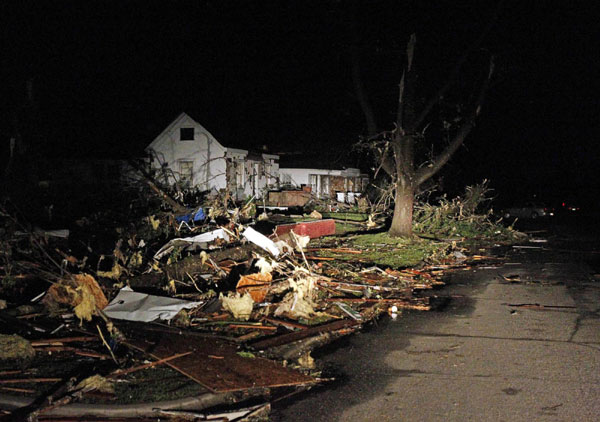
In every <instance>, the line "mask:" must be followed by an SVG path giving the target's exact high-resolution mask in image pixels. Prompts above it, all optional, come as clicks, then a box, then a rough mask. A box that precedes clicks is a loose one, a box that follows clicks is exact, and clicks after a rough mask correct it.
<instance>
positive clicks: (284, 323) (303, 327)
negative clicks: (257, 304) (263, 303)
mask: <svg viewBox="0 0 600 422" xmlns="http://www.w3.org/2000/svg"><path fill="white" fill-rule="evenodd" d="M262 320H263V321H267V322H270V323H271V324H275V325H281V326H283V327H286V328H290V329H297V330H306V329H307V328H308V327H309V326H308V325H304V324H299V323H297V322H292V321H284V320H282V319H277V318H271V317H264V318H262Z"/></svg>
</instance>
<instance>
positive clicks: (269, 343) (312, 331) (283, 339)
mask: <svg viewBox="0 0 600 422" xmlns="http://www.w3.org/2000/svg"><path fill="white" fill-rule="evenodd" d="M355 325H359V323H358V322H356V321H354V320H347V319H342V320H336V321H333V322H329V323H327V324H323V325H318V326H316V327H310V328H307V329H306V330H302V331H295V332H292V333H287V334H281V335H278V336H273V337H268V338H266V339H263V340H259V341H257V342H255V343H252V344H251V346H252V347H253V348H255V349H257V350H262V349H268V348H270V347H275V346H281V345H284V344H288V343H291V342H293V341H297V340H302V339H304V338H307V337H312V336H315V335H318V334H322V333H328V332H331V331H337V330H341V329H343V328H349V327H353V326H355Z"/></svg>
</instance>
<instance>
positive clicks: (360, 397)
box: [273, 230, 600, 422]
mask: <svg viewBox="0 0 600 422" xmlns="http://www.w3.org/2000/svg"><path fill="white" fill-rule="evenodd" d="M567 232H568V231H567ZM549 237H550V241H549V242H548V243H533V244H530V246H544V250H540V249H520V250H518V249H515V250H513V251H511V252H510V254H509V259H508V261H507V262H506V263H504V264H503V265H502V266H501V267H499V268H488V269H482V268H479V269H475V270H472V271H462V272H457V273H455V275H453V277H452V279H451V281H450V283H449V286H447V287H446V288H445V289H444V290H443V291H441V292H440V293H442V294H445V295H452V296H453V299H452V300H451V302H450V303H449V305H448V306H447V307H446V308H445V309H444V310H441V311H436V312H428V313H410V314H408V315H404V316H403V317H402V318H399V319H397V320H395V321H392V320H390V321H383V322H382V323H381V324H380V325H379V326H378V327H376V328H374V329H371V330H370V331H369V332H366V333H361V334H358V335H355V336H353V337H352V338H350V339H347V340H346V341H344V342H343V343H342V344H340V345H338V347H337V349H336V350H335V351H333V352H329V353H328V354H326V355H325V356H323V357H322V358H321V360H322V361H323V362H324V364H325V365H327V366H328V367H330V368H334V370H335V371H336V372H338V373H339V374H340V375H341V376H342V379H341V380H340V381H339V382H337V384H335V385H334V386H330V387H328V388H321V389H318V390H316V391H314V392H311V393H309V394H307V395H305V396H304V397H301V398H300V399H298V400H296V401H294V402H288V403H282V404H279V405H276V406H275V411H274V414H273V420H276V421H411V422H417V421H427V422H430V421H431V422H432V421H445V422H448V421H461V422H462V421H478V422H480V421H494V422H499V421H510V422H520V421H527V422H531V421H569V422H571V421H599V420H600V314H599V310H600V280H599V279H598V278H597V277H595V276H594V273H595V271H597V270H598V269H597V268H596V269H594V268H592V267H590V266H589V265H588V264H587V263H586V262H589V261H590V260H592V258H598V256H597V255H594V254H590V253H587V254H581V253H576V252H574V250H576V248H577V247H579V248H588V249H590V248H591V247H592V245H593V244H595V243H594V241H595V238H594V239H590V238H588V239H582V238H581V237H580V238H578V239H574V238H573V237H572V236H571V237H570V236H569V235H568V233H567V234H565V232H564V231H563V232H561V231H560V230H555V231H554V232H553V233H552V234H551V236H549ZM586 242H587V243H586ZM596 262H597V261H596ZM501 275H503V276H513V275H518V276H519V278H520V280H521V282H519V283H513V282H507V281H506V280H505V279H504V278H502V277H501ZM518 304H540V305H546V306H547V307H544V308H541V309H540V308H538V309H531V308H527V307H519V306H510V305H518Z"/></svg>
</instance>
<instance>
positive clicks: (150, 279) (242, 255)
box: [128, 243, 262, 290]
mask: <svg viewBox="0 0 600 422" xmlns="http://www.w3.org/2000/svg"><path fill="white" fill-rule="evenodd" d="M253 251H257V252H258V251H260V253H262V249H260V248H258V246H254V245H253V244H252V243H250V244H247V245H242V246H236V247H233V248H227V249H222V250H216V251H213V252H210V253H209V254H208V256H209V257H210V259H211V260H213V261H214V262H219V261H223V260H225V259H229V260H234V261H238V262H243V261H247V260H248V259H250V258H252V252H253ZM209 268H210V265H209V262H205V263H204V264H203V263H202V259H201V258H200V256H199V255H192V256H188V257H186V258H183V259H182V260H179V261H177V262H175V263H173V264H169V265H166V266H164V267H163V268H162V272H160V273H159V272H152V273H147V274H140V275H139V276H137V277H133V278H131V279H129V280H128V284H129V286H131V288H133V289H134V290H135V288H136V287H143V288H148V287H154V286H160V285H162V284H165V283H166V282H168V281H169V280H185V279H187V278H188V277H189V276H188V274H198V273H201V272H206V271H207V269H209Z"/></svg>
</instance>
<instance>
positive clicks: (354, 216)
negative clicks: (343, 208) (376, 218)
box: [321, 212, 369, 222]
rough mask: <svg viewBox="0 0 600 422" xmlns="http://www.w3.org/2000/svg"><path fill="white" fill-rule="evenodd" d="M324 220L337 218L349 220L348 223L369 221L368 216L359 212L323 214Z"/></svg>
mask: <svg viewBox="0 0 600 422" xmlns="http://www.w3.org/2000/svg"><path fill="white" fill-rule="evenodd" d="M321 215H322V216H323V218H335V219H336V220H347V221H359V222H362V221H367V220H368V218H369V215H368V214H365V213H357V212H322V213H321Z"/></svg>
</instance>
